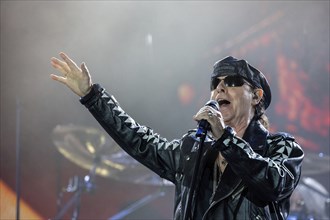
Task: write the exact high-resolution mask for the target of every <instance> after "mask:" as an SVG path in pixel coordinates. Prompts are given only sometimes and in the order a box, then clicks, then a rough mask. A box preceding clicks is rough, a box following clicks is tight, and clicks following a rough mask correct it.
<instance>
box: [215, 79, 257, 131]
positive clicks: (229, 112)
mask: <svg viewBox="0 0 330 220" xmlns="http://www.w3.org/2000/svg"><path fill="white" fill-rule="evenodd" d="M224 78H225V76H221V77H218V79H219V80H220V83H219V84H218V86H217V87H216V88H215V89H214V90H213V91H212V92H211V99H213V100H216V101H217V102H218V103H219V106H220V112H221V114H222V117H223V119H224V122H225V124H226V125H229V126H234V127H235V125H237V124H238V123H240V122H244V121H246V120H249V119H251V118H252V117H253V114H254V107H253V104H252V101H253V90H252V88H251V87H250V86H249V85H248V84H247V83H244V84H243V85H242V86H236V87H229V86H226V85H225V83H224V81H223V79H224Z"/></svg>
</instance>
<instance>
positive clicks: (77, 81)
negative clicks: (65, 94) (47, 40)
mask: <svg viewBox="0 0 330 220" xmlns="http://www.w3.org/2000/svg"><path fill="white" fill-rule="evenodd" d="M60 57H61V58H62V59H63V61H62V60H59V59H57V58H55V57H52V58H51V65H52V66H53V67H54V68H55V69H57V70H58V71H59V72H60V73H61V74H62V76H58V75H55V74H51V75H50V77H51V78H52V79H53V80H55V81H58V82H61V83H63V84H64V85H66V86H67V87H69V88H70V89H71V90H72V91H73V92H74V93H76V94H77V95H79V96H80V97H83V96H85V95H87V94H88V92H89V91H90V90H91V87H92V79H91V76H90V74H89V72H88V69H87V67H86V64H85V63H82V64H81V65H80V68H79V67H78V66H77V64H76V63H75V62H74V61H73V60H71V59H70V58H69V57H68V56H67V55H66V54H65V53H63V52H62V53H60Z"/></svg>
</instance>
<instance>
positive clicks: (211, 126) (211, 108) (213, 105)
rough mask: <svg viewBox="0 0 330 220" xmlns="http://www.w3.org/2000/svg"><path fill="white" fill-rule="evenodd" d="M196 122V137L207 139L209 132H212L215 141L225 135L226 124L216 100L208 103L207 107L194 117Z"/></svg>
mask: <svg viewBox="0 0 330 220" xmlns="http://www.w3.org/2000/svg"><path fill="white" fill-rule="evenodd" d="M194 120H196V121H198V127H197V132H196V137H202V136H204V137H205V136H206V133H207V131H209V130H211V132H212V135H213V137H214V138H215V139H219V138H220V137H221V135H222V134H223V129H224V128H225V123H224V121H223V118H222V115H221V113H220V112H219V105H218V103H217V102H216V101H215V100H210V101H208V102H207V103H206V104H205V106H204V107H202V108H201V109H200V110H199V111H198V112H197V114H196V115H194Z"/></svg>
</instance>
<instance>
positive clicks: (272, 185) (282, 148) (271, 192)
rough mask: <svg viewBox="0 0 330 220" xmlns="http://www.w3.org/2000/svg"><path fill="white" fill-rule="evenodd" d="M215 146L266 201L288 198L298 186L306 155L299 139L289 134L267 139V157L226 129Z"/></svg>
mask: <svg viewBox="0 0 330 220" xmlns="http://www.w3.org/2000/svg"><path fill="white" fill-rule="evenodd" d="M215 146H217V147H218V148H219V149H220V151H221V153H222V155H223V156H224V157H225V158H226V160H227V161H228V164H229V165H230V166H231V168H232V170H233V171H234V172H235V173H236V174H237V175H238V176H240V177H241V178H242V180H243V182H244V183H245V184H246V185H247V187H248V188H249V189H250V190H252V191H255V192H257V193H256V194H257V195H260V198H261V199H262V200H266V201H276V200H281V199H284V198H286V197H287V196H289V195H290V194H291V193H292V192H293V190H294V188H295V187H296V185H297V184H298V181H299V179H300V175H301V163H302V160H303V157H304V153H303V151H302V149H301V148H300V146H299V145H298V143H297V142H296V141H295V139H294V138H293V137H292V136H289V135H288V134H286V133H279V134H277V135H272V136H269V137H268V138H267V143H265V146H264V147H265V148H266V149H267V152H266V153H265V155H261V154H258V153H256V152H255V151H254V150H253V149H252V148H251V147H250V145H249V144H248V143H247V142H245V141H244V140H243V139H241V138H239V137H236V136H234V135H233V133H230V132H228V131H226V130H225V133H224V134H223V136H222V137H221V138H220V139H219V140H218V141H217V142H216V143H215Z"/></svg>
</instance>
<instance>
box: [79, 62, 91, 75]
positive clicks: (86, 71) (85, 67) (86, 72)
mask: <svg viewBox="0 0 330 220" xmlns="http://www.w3.org/2000/svg"><path fill="white" fill-rule="evenodd" d="M80 67H81V70H82V71H83V72H84V73H85V74H89V72H88V69H87V66H86V64H85V62H83V63H82V64H81V65H80Z"/></svg>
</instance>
